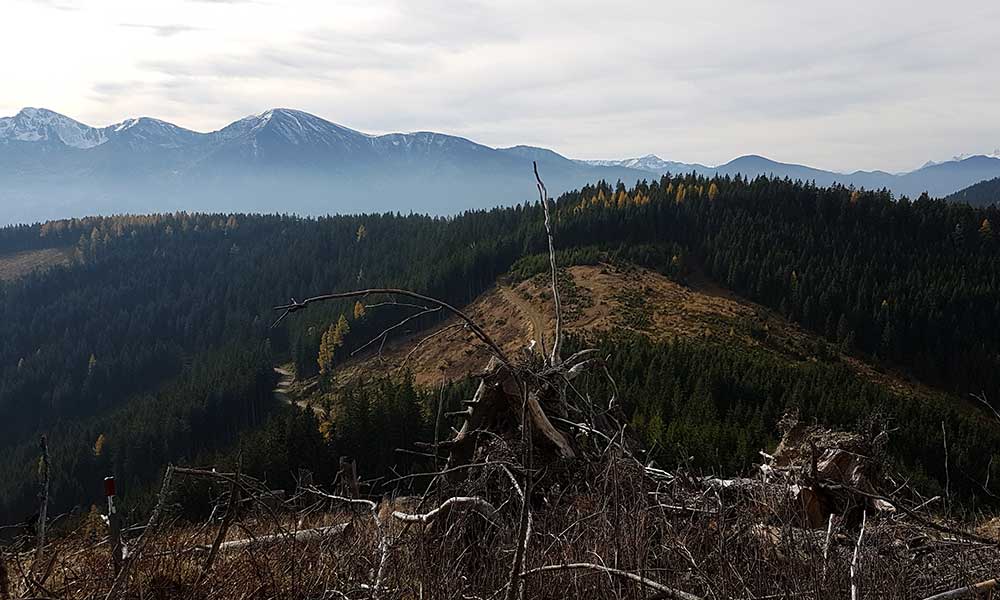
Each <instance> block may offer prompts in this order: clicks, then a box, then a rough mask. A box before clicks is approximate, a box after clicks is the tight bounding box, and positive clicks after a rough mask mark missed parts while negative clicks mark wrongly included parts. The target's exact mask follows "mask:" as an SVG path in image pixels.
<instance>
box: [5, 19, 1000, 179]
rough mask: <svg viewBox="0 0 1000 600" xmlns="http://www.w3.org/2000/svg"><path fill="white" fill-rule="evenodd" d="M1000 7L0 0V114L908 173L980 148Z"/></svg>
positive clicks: (999, 50)
mask: <svg viewBox="0 0 1000 600" xmlns="http://www.w3.org/2000/svg"><path fill="white" fill-rule="evenodd" d="M998 23H1000V2H998V1H997V0H979V1H974V2H973V1H962V0H952V1H949V2H940V1H936V2H927V1H925V0H907V1H895V0H891V1H886V0H877V1H875V2H873V1H871V0H867V1H864V2H860V1H854V0H850V1H844V0H838V1H836V2H832V1H828V2H822V3H820V2H813V1H811V0H788V1H784V0H775V1H769V0H731V1H715V2H713V1H704V0H700V1H697V2H695V1H685V2H673V1H670V0H660V1H649V2H637V1H629V0H602V1H601V2H591V1H590V0H566V1H563V0H557V1H546V0H527V1H522V0H491V1H488V2H449V1H445V0H429V1H421V0H399V1H396V0H349V1H340V0H325V1H323V0H321V1H301V2H295V1H286V2H279V1H278V0H163V1H159V0H141V1H137V0H3V2H2V4H0V24H2V25H3V26H2V27H0V116H6V115H12V114H14V113H16V112H17V111H18V110H19V109H20V108H21V107H23V106H42V107H45V108H51V109H53V110H56V111H59V112H62V113H64V114H67V115H69V116H71V117H74V118H76V119H79V120H82V121H84V122H86V123H89V124H92V125H107V124H111V123H113V122H118V121H121V120H124V119H125V118H127V117H132V116H142V115H148V116H156V117H160V118H163V119H166V120H169V121H171V122H174V123H176V124H178V125H182V126H185V127H189V128H192V129H197V130H203V131H207V130H213V129H218V128H220V127H222V126H224V125H225V124H227V123H228V122H230V121H232V120H235V119H236V118H239V117H242V116H246V115H248V114H252V113H259V112H262V111H263V110H265V109H267V108H271V107H279V106H280V107H292V108H299V109H302V110H306V111H309V112H312V113H315V114H317V115H319V116H322V117H324V118H327V119H329V120H332V121H335V122H338V123H341V124H343V125H347V126H349V127H353V128H355V129H360V130H362V131H367V132H371V133H382V132H389V131H414V130H434V131H441V132H445V133H451V134H457V135H463V136H466V137H469V138H472V139H474V140H476V141H479V142H482V143H485V144H488V145H492V146H505V145H513V144H532V145H540V146H546V147H550V148H553V149H555V150H557V151H559V152H561V153H563V154H566V155H569V156H572V157H578V158H611V157H629V156H637V155H642V154H647V153H655V154H658V155H659V156H661V157H663V158H666V159H670V160H681V161H689V162H703V163H708V164H718V163H721V162H725V161H727V160H729V159H731V158H733V157H735V156H738V155H741V154H748V153H757V154H764V155H767V156H769V157H771V158H775V159H778V160H785V161H796V162H803V163H807V164H811V165H814V166H819V167H824V168H830V169H837V170H851V169H859V168H864V169H873V168H882V169H887V170H903V169H911V168H915V167H917V166H919V165H920V164H922V163H923V162H924V161H926V160H928V159H942V158H948V157H950V156H952V155H955V154H959V153H984V152H990V151H992V150H993V149H994V148H996V147H998V146H1000V76H998V73H1000V33H998V29H997V26H998Z"/></svg>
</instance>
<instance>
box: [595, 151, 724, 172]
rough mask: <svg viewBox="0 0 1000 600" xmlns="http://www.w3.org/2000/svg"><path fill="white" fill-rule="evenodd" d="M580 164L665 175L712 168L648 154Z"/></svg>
mask: <svg viewBox="0 0 1000 600" xmlns="http://www.w3.org/2000/svg"><path fill="white" fill-rule="evenodd" d="M577 162H579V163H580V164H585V165H590V166H594V167H622V168H626V169H637V170H639V171H649V172H650V173H657V174H663V173H666V172H668V171H669V172H671V173H682V172H690V171H693V170H695V171H703V170H708V169H709V168H710V167H706V166H705V165H700V164H690V163H682V162H675V161H671V160H663V159H662V158H660V157H659V156H656V155H655V154H647V155H645V156H640V157H637V158H625V159H620V160H578V161H577Z"/></svg>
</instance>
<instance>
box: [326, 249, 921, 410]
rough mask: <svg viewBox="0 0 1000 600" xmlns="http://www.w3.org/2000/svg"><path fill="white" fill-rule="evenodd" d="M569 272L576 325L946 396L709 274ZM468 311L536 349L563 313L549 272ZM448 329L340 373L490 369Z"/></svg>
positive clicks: (510, 347)
mask: <svg viewBox="0 0 1000 600" xmlns="http://www.w3.org/2000/svg"><path fill="white" fill-rule="evenodd" d="M566 273H567V274H568V276H569V277H570V278H571V279H570V280H569V281H568V282H567V283H568V284H569V285H565V284H564V285H562V286H561V289H562V290H563V304H564V314H565V315H566V323H565V329H566V331H567V333H571V334H573V333H575V334H584V335H589V334H595V335H596V334H600V333H602V332H608V331H611V330H614V329H629V330H633V331H636V332H639V333H642V334H644V335H648V336H650V337H652V338H654V339H671V338H678V337H684V338H701V339H705V340H714V341H716V342H719V343H720V344H735V345H738V346H745V347H750V348H755V349H758V350H762V351H765V352H769V353H772V354H775V355H778V356H780V357H782V358H783V359H785V360H788V361H789V362H791V363H806V362H815V361H818V360H835V361H841V362H843V363H844V364H846V365H847V366H848V367H849V368H851V369H852V370H853V371H855V372H856V373H858V374H859V375H860V376H861V377H862V378H863V379H865V380H868V381H871V382H874V383H876V384H878V385H882V386H884V387H886V388H888V389H890V390H892V391H893V392H895V393H898V394H901V395H905V396H910V397H915V398H929V397H932V396H935V395H938V394H937V393H936V392H935V391H934V390H932V389H931V388H929V387H927V386H924V385H921V384H919V383H916V382H913V381H911V380H909V379H908V378H906V377H905V376H903V375H902V374H899V373H895V372H892V371H890V370H886V369H877V368H875V367H873V366H872V365H869V364H867V363H866V362H863V361H861V360H858V359H857V358H853V357H850V356H846V355H842V354H840V353H839V352H838V351H837V349H836V348H835V347H833V346H830V345H828V344H826V343H825V342H824V341H823V340H821V338H819V337H818V336H815V335H814V334H811V333H808V332H806V331H805V330H803V329H802V328H801V327H799V326H798V325H796V324H794V323H791V322H789V321H788V320H787V319H785V318H784V317H782V316H781V315H780V314H778V313H776V312H775V311H772V310H770V309H768V308H765V307H763V306H760V305H758V304H754V303H752V302H749V301H746V300H744V299H742V298H739V297H738V296H736V295H734V294H732V293H731V292H729V291H728V290H725V289H723V288H720V287H719V286H718V285H716V284H715V283H714V282H712V281H710V280H708V279H707V278H705V277H703V276H697V275H696V276H693V277H691V278H690V283H689V285H681V284H679V283H677V282H675V281H671V280H670V279H668V278H667V277H665V276H663V275H661V274H659V273H656V272H654V271H650V270H648V269H643V268H640V267H630V268H627V269H621V268H616V267H613V266H610V265H596V266H575V267H569V268H567V269H566ZM567 288H568V289H567ZM465 310H466V311H467V313H468V314H469V316H471V317H472V318H473V319H475V320H476V322H478V323H480V324H482V325H483V328H484V329H485V330H486V332H487V333H489V335H490V336H492V337H493V338H494V339H495V340H496V341H497V343H498V344H500V346H501V347H503V349H504V351H505V352H518V351H522V350H525V351H526V347H525V343H524V340H535V341H536V350H538V349H539V348H538V346H541V345H544V346H545V347H546V348H549V347H551V342H552V332H553V330H554V328H555V322H554V321H555V319H554V317H553V314H554V313H553V309H552V298H551V292H550V288H549V279H548V275H547V274H543V275H539V276H537V277H534V278H532V279H529V280H527V281H523V282H521V283H519V284H517V285H514V286H503V285H499V286H497V287H494V288H491V289H490V290H488V291H486V292H485V293H483V294H482V295H481V296H480V297H479V298H478V299H477V300H476V301H474V302H473V303H472V304H471V305H469V306H467V307H466V308H465ZM440 328H450V329H447V330H446V331H444V332H443V333H441V334H439V335H435V336H434V337H431V338H429V339H426V340H425V338H427V336H429V335H431V334H433V333H434V332H435V331H438V330H439V329H434V330H429V331H422V332H415V333H411V334H410V335H408V336H406V337H403V338H397V339H396V340H394V341H392V342H390V343H387V344H386V346H385V348H384V349H383V351H382V353H381V356H377V355H375V354H372V353H369V354H366V355H363V356H359V357H357V358H354V359H352V360H350V361H348V362H346V363H344V364H343V365H342V366H341V367H340V369H339V371H338V382H339V383H341V384H345V383H348V382H350V381H354V380H357V379H358V378H359V377H370V376H373V375H383V374H388V373H392V372H394V371H397V369H398V368H399V367H400V366H405V367H406V368H407V369H408V370H409V371H410V372H411V373H412V374H413V376H414V379H415V383H417V384H418V385H438V384H440V382H441V381H442V380H456V379H460V378H462V377H464V376H466V375H469V374H473V373H476V372H478V371H479V370H480V369H482V368H483V366H484V365H485V364H486V362H487V360H488V359H489V354H488V352H487V351H486V349H485V347H483V346H482V345H481V344H479V343H478V342H477V340H476V339H475V336H473V335H472V334H471V333H470V332H468V331H466V330H465V329H463V328H462V327H460V326H459V324H458V321H457V319H452V320H448V321H446V322H444V323H443V324H442V325H441V326H440ZM539 330H541V331H539ZM422 340H425V341H423V343H420V342H421V341H422ZM418 343H419V346H418ZM819 347H825V348H826V349H827V352H828V353H829V354H828V356H827V357H826V358H825V359H824V358H822V357H819V356H817V355H816V354H817V348H819Z"/></svg>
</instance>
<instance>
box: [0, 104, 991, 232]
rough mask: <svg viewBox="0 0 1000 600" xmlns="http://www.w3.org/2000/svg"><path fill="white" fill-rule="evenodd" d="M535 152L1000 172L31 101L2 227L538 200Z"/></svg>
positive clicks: (549, 167) (5, 155) (560, 169)
mask: <svg viewBox="0 0 1000 600" xmlns="http://www.w3.org/2000/svg"><path fill="white" fill-rule="evenodd" d="M33 149H34V150H33ZM532 161H536V162H537V163H538V165H539V168H540V169H541V170H542V172H543V176H544V177H545V181H546V184H547V185H548V186H549V191H550V193H551V194H552V195H553V196H556V195H558V194H559V193H561V192H564V191H569V190H572V189H578V188H579V187H581V186H583V185H586V184H588V183H594V182H596V181H599V180H604V181H612V182H613V181H624V182H628V183H631V182H634V181H638V180H642V179H645V180H652V179H657V178H659V176H660V175H661V174H663V173H666V172H671V173H691V172H696V173H699V174H701V175H704V176H706V177H712V176H715V175H723V176H736V175H740V176H742V177H750V178H753V177H757V176H773V177H779V178H785V177H788V178H791V179H800V180H803V181H813V182H815V183H816V184H817V185H821V186H825V185H833V184H842V185H853V186H855V187H864V188H866V189H882V188H886V189H889V190H891V191H892V192H893V193H894V194H896V196H897V197H898V196H901V195H904V194H905V195H907V196H909V197H911V198H915V197H917V196H918V195H920V194H921V193H922V192H924V191H926V192H928V193H929V194H930V195H931V196H935V197H943V196H946V195H948V194H951V193H953V192H955V191H956V190H959V189H962V188H964V187H967V186H969V185H971V184H974V183H976V182H978V181H983V180H987V179H992V178H995V177H997V176H1000V149H997V150H996V151H994V153H993V154H990V155H977V156H973V157H968V158H964V159H963V158H962V157H956V160H953V161H946V162H942V163H928V164H926V165H924V166H923V167H921V168H920V169H917V170H915V171H911V172H908V173H899V174H890V173H885V172H881V171H871V172H861V171H859V172H855V173H835V172H832V171H825V170H822V169H815V168H811V167H808V166H805V165H798V164H791V163H780V162H776V161H773V160H770V159H767V158H764V157H761V156H755V155H750V156H742V157H739V158H736V159H734V160H732V161H730V162H728V163H725V164H722V165H719V166H704V165H700V164H689V163H681V162H673V161H668V160H664V159H662V158H660V157H658V156H656V155H653V154H648V155H646V156H641V157H637V158H627V159H621V160H572V159H569V158H566V157H565V156H562V155H560V154H558V153H556V152H553V151H552V150H548V149H545V148H537V147H532V146H513V147H510V148H492V147H489V146H485V145H482V144H479V143H476V142H474V141H472V140H469V139H466V138H463V137H458V136H452V135H446V134H441V133H434V132H428V131H421V132H415V133H390V134H385V135H369V134H367V133H363V132H361V131H357V130H354V129H350V128H348V127H344V126H342V125H338V124H336V123H333V122H331V121H328V120H326V119H322V118H320V117H317V116H315V115H311V114H309V113H306V112H302V111H299V110H293V109H287V108H274V109H271V110H267V111H265V112H262V113H260V114H257V115H251V116H249V117H245V118H243V119H240V120H238V121H235V122H233V123H231V124H229V125H228V126H226V127H224V128H222V129H219V130H217V131H213V132H209V133H199V132H195V131H190V130H187V129H184V128H181V127H178V126H176V125H172V124H170V123H167V122H165V121H160V120H157V119H152V118H148V117H142V118H136V119H128V120H125V121H122V122H120V123H115V124H112V125H109V126H106V127H102V128H94V127H90V126H87V125H84V124H83V123H80V122H77V121H75V120H73V119H71V118H69V117H66V116H64V115H60V114H58V113H55V112H53V111H50V110H45V109H36V108H25V109H23V110H21V111H20V112H19V113H18V114H17V115H15V116H13V117H6V118H0V206H4V208H5V209H6V210H5V211H4V212H5V214H2V215H0V225H2V224H3V223H4V222H7V223H13V222H23V221H30V220H37V219H43V218H58V217H67V216H79V215H84V214H94V213H95V212H99V213H103V214H107V213H109V212H135V213H141V212H156V211H161V210H218V211H223V212H226V211H248V210H252V211H259V212H269V211H273V210H276V209H279V208H280V209H282V210H289V211H292V212H297V213H299V214H313V215H318V214H327V213H330V212H358V211H400V210H402V211H406V210H410V211H419V212H429V213H434V214H453V213H455V212H459V211H461V210H466V209H470V208H487V207H491V206H495V205H498V204H506V203H512V202H523V201H532V200H533V199H534V195H535V193H536V190H535V186H534V178H533V176H532V175H531V162H532ZM95 202H98V203H97V204H95Z"/></svg>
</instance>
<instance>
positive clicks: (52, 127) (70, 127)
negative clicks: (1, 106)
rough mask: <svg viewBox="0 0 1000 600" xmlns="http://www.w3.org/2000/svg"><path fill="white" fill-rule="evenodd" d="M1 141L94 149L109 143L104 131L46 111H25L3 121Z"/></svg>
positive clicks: (0, 132) (2, 119)
mask: <svg viewBox="0 0 1000 600" xmlns="http://www.w3.org/2000/svg"><path fill="white" fill-rule="evenodd" d="M0 141H19V142H43V141H59V142H62V143H63V144H65V145H66V146H70V147H73V148H80V149H86V148H93V147H94V146H100V145H101V144H103V143H104V142H106V141H108V138H107V135H105V132H104V131H102V130H100V129H95V128H93V127H89V126H87V125H84V124H83V123H80V122H78V121H74V120H73V119H71V118H69V117H67V116H64V115H61V114H59V113H57V112H53V111H51V110H48V109H44V108H30V107H29V108H25V109H22V110H21V112H19V113H17V114H16V115H15V116H13V117H5V118H0Z"/></svg>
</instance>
